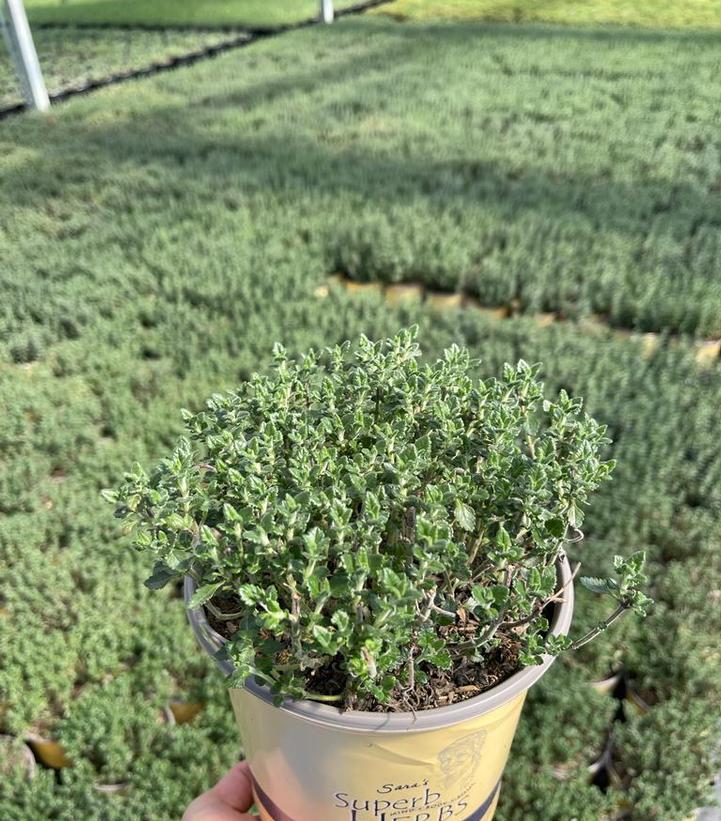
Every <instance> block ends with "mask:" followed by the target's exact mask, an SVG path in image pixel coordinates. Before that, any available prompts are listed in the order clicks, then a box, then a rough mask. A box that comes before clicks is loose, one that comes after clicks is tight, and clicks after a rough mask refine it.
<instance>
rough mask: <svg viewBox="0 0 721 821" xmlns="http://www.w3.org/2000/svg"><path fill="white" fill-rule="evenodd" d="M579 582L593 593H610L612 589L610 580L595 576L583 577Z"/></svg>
mask: <svg viewBox="0 0 721 821" xmlns="http://www.w3.org/2000/svg"><path fill="white" fill-rule="evenodd" d="M579 581H580V582H581V584H582V585H583V586H584V587H585V588H586V589H587V590H590V591H591V592H592V593H608V592H609V589H610V586H609V581H610V580H609V579H599V578H595V577H593V576H581V578H580V579H579Z"/></svg>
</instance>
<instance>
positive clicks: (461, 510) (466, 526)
mask: <svg viewBox="0 0 721 821" xmlns="http://www.w3.org/2000/svg"><path fill="white" fill-rule="evenodd" d="M454 515H455V520H456V523H457V524H458V526H459V527H460V528H462V529H463V530H468V531H471V530H473V528H474V527H475V526H476V514H475V513H474V511H473V508H471V507H469V506H468V505H467V504H465V503H464V502H461V501H460V499H456V508H455V514H454Z"/></svg>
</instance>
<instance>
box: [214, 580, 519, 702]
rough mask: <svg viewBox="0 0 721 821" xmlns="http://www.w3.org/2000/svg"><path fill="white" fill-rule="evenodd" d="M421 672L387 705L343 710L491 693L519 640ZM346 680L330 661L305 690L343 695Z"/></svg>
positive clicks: (221, 602)
mask: <svg viewBox="0 0 721 821" xmlns="http://www.w3.org/2000/svg"><path fill="white" fill-rule="evenodd" d="M213 603H214V604H215V605H216V607H218V608H219V609H220V610H222V611H223V612H225V613H234V612H237V611H239V610H242V609H243V604H242V603H241V602H240V601H239V600H238V599H237V598H236V597H234V596H227V597H221V598H218V597H216V598H215V599H214V600H213ZM206 616H207V617H208V622H209V624H210V625H211V627H212V628H213V629H214V630H216V631H217V632H218V633H220V635H221V636H224V637H225V638H226V639H227V638H230V637H231V636H232V635H233V633H234V632H235V631H236V630H237V629H238V623H237V622H235V621H232V620H230V621H221V620H219V619H217V618H215V616H213V614H212V613H210V612H209V611H207V610H206ZM422 669H423V672H425V674H426V676H427V681H425V682H422V683H421V682H416V684H415V687H414V688H413V689H412V690H410V689H408V687H407V686H406V684H405V683H404V682H401V681H399V682H398V684H397V685H396V688H395V690H394V691H393V693H392V694H391V699H390V701H389V702H388V703H387V704H381V703H380V702H379V701H378V700H377V699H375V698H373V697H372V696H363V697H360V698H359V697H357V696H354V697H352V698H351V699H347V700H346V701H345V702H344V704H343V708H344V709H351V710H363V711H367V712H379V713H383V712H398V711H400V712H416V711H420V710H430V709H432V708H434V707H447V706H448V705H449V704H456V703H457V702H459V701H466V700H467V699H469V698H473V696H477V695H479V694H480V693H483V692H485V691H486V690H490V689H491V688H492V687H495V686H496V685H497V684H500V683H501V682H502V681H505V679H507V678H509V677H510V676H512V675H513V674H514V673H515V672H517V671H518V669H519V664H518V641H515V640H514V639H513V637H509V636H504V637H502V638H501V642H500V644H499V646H498V647H496V648H495V649H494V650H492V651H491V652H490V653H489V654H488V655H487V656H486V658H485V659H484V661H483V663H482V664H479V663H473V662H470V661H466V662H464V663H462V664H460V665H458V666H456V667H455V668H454V669H452V670H438V669H431V668H428V667H426V668H422ZM345 679H346V676H345V673H344V672H343V671H342V670H341V669H340V667H339V666H338V663H337V662H332V663H331V664H329V665H327V666H326V667H322V668H320V669H319V670H313V671H309V675H308V690H310V691H312V692H314V693H318V694H319V695H338V694H341V693H342V692H343V689H344V685H345Z"/></svg>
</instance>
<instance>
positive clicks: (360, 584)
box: [108, 330, 647, 705]
mask: <svg viewBox="0 0 721 821" xmlns="http://www.w3.org/2000/svg"><path fill="white" fill-rule="evenodd" d="M415 335H416V334H415V330H406V331H402V332H400V333H399V334H398V335H397V336H395V337H394V338H392V339H386V340H382V341H379V342H372V341H370V340H369V339H367V338H365V337H361V339H360V341H359V342H358V344H357V346H355V347H353V348H352V347H351V345H350V343H344V344H343V345H339V346H337V347H334V348H332V349H326V350H324V351H322V352H316V351H310V352H309V353H307V354H306V355H304V356H302V357H300V358H299V359H298V360H297V361H296V360H292V359H289V358H288V356H287V354H286V352H285V351H284V350H283V348H282V347H280V346H276V347H275V350H274V360H275V364H274V368H273V371H272V372H271V373H270V374H269V375H259V374H256V375H254V376H253V377H252V378H251V379H250V380H249V381H248V382H246V383H245V384H243V385H242V386H241V387H240V388H239V389H238V390H237V391H236V392H234V393H230V394H228V395H224V396H214V397H213V398H212V399H211V400H210V401H209V402H208V404H207V408H206V409H205V410H203V411H202V412H200V413H198V414H191V413H187V412H186V413H185V414H184V418H185V422H186V426H187V436H185V437H183V438H181V439H180V440H179V442H178V444H177V446H176V448H175V449H174V451H173V453H172V455H171V456H170V457H169V458H167V459H164V460H162V461H161V462H160V464H159V465H158V466H157V467H156V468H155V470H154V471H153V472H152V473H151V474H150V475H148V474H146V473H145V471H144V470H143V469H142V468H140V467H136V468H135V469H134V471H133V472H132V473H131V474H129V475H128V476H127V477H126V481H125V483H124V484H123V485H122V487H121V488H120V489H119V491H117V492H112V493H109V494H108V495H109V497H110V498H111V499H112V500H113V501H114V502H115V503H116V504H117V511H116V513H117V515H118V516H119V517H121V518H125V519H127V521H128V522H129V523H130V524H131V525H132V528H133V530H134V534H135V544H136V546H137V547H138V548H140V549H142V550H144V551H147V552H149V553H151V554H153V555H154V556H155V557H156V560H157V561H156V564H155V569H154V572H153V575H152V576H151V577H150V578H149V579H148V580H147V582H146V584H147V585H148V586H150V587H152V588H156V587H162V586H164V585H165V584H166V583H167V582H169V581H170V580H172V579H175V578H179V577H181V576H183V575H185V574H189V575H191V576H192V577H193V578H194V579H195V581H196V584H197V589H196V592H195V595H194V596H193V599H192V601H191V606H192V607H200V606H204V607H205V608H206V609H207V610H208V612H209V613H210V614H211V615H212V617H213V619H214V620H215V623H216V624H218V623H220V624H223V623H225V624H226V625H228V626H229V629H228V631H227V632H228V636H229V641H228V643H227V653H228V654H229V657H230V658H231V659H232V661H233V662H234V665H235V668H236V675H235V677H234V683H235V684H241V683H242V682H243V681H244V680H245V679H246V677H248V676H249V675H254V676H256V677H257V678H258V679H259V680H261V681H262V682H264V683H266V684H268V685H269V686H270V687H271V688H272V690H273V691H274V692H275V693H276V694H279V695H283V696H289V697H293V698H311V699H317V700H322V701H329V702H337V703H341V702H342V703H345V704H348V705H353V704H357V703H358V699H359V698H366V699H367V698H369V697H370V698H372V699H375V700H377V701H378V702H381V703H383V702H388V701H389V700H391V697H392V695H393V694H394V692H396V693H397V691H398V688H399V687H400V688H401V689H405V690H406V691H410V690H413V689H414V688H416V687H422V686H423V685H424V684H425V683H427V682H428V680H429V676H430V675H432V674H433V673H434V672H437V671H439V670H442V671H443V670H445V671H452V670H454V669H455V668H457V667H458V666H462V665H468V664H469V663H473V664H476V665H483V664H484V663H485V662H486V660H487V659H488V658H489V657H490V656H491V655H492V654H493V652H494V651H495V650H496V649H497V648H498V647H499V646H500V645H501V644H503V645H504V646H505V647H510V648H511V649H512V651H513V653H514V654H515V655H514V658H515V664H516V666H525V665H533V664H537V663H539V662H540V661H541V659H542V656H543V654H544V653H551V654H556V653H558V652H560V651H562V650H565V649H567V648H568V647H571V646H573V645H572V644H571V642H570V640H569V639H567V638H565V637H558V636H552V635H549V634H548V628H549V622H548V619H547V618H546V609H545V608H546V606H547V605H548V604H550V603H553V602H557V601H558V600H559V599H560V598H561V597H562V596H563V592H564V591H563V590H562V589H559V586H558V576H557V561H558V559H559V557H560V556H561V555H562V553H563V546H564V542H566V541H568V540H573V539H577V538H578V537H579V535H580V531H579V528H580V526H581V524H582V521H583V508H584V505H585V504H586V502H587V500H588V497H589V494H590V493H591V492H592V491H593V490H594V489H596V488H597V487H598V486H599V485H600V484H601V483H602V482H604V481H605V480H606V479H607V478H608V477H609V475H610V473H611V471H612V469H613V462H611V461H604V460H603V459H602V458H601V452H602V449H603V447H604V446H605V445H606V443H607V442H608V440H607V439H606V436H605V428H604V427H603V426H602V425H599V424H598V423H597V422H596V421H594V420H593V419H591V418H590V417H589V416H588V415H587V414H585V413H584V412H583V411H582V409H581V402H580V401H579V400H578V399H574V398H571V397H570V396H568V395H567V394H566V393H565V392H564V391H561V392H560V394H559V395H558V397H556V398H555V399H553V400H549V399H546V398H544V392H543V385H542V384H541V383H540V382H539V381H538V379H537V374H538V366H530V365H528V364H526V363H525V362H523V361H520V362H519V363H518V364H517V365H516V366H511V365H506V366H505V367H504V369H503V374H502V376H501V378H498V379H496V378H491V379H486V380H483V381H479V380H476V379H474V377H473V375H472V372H473V368H474V366H475V363H474V362H473V361H472V360H471V359H470V357H469V354H468V352H467V351H466V350H464V349H462V348H459V347H457V346H452V347H451V348H449V349H448V350H447V351H446V352H445V355H444V356H443V358H442V359H440V360H439V361H437V362H436V363H435V364H427V365H424V364H422V363H421V362H420V361H419V356H420V350H419V347H418V344H417V343H416V340H415ZM616 568H617V570H618V572H619V574H620V577H619V579H618V580H615V579H590V580H586V583H587V584H588V585H589V586H590V587H591V588H592V589H594V590H596V591H599V592H603V593H609V594H610V595H612V596H613V597H614V598H615V599H616V601H617V607H616V609H615V610H614V611H613V613H612V614H611V616H610V617H609V618H608V619H607V620H606V621H604V622H602V623H601V624H600V625H598V627H597V628H595V629H594V630H593V631H591V633H589V634H588V635H587V636H584V637H583V638H581V639H580V640H579V641H578V642H576V644H577V645H579V646H580V645H581V644H583V643H585V642H586V641H587V640H590V638H592V637H593V636H595V635H596V634H597V633H598V632H600V631H601V630H603V629H605V627H607V626H608V624H610V623H611V621H613V620H615V619H616V618H618V617H619V616H620V615H621V614H622V613H623V612H625V611H626V610H628V609H636V610H643V608H644V605H645V603H646V601H647V600H646V598H645V596H644V595H643V594H642V593H641V592H640V590H639V587H640V585H641V583H642V582H643V574H642V568H643V556H642V555H640V554H638V555H634V556H632V557H631V558H630V559H628V560H623V559H620V558H619V559H617V562H616ZM328 681H331V682H333V683H334V685H335V686H333V687H329V686H327V683H328Z"/></svg>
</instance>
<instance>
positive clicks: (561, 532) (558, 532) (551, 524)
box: [546, 518, 566, 539]
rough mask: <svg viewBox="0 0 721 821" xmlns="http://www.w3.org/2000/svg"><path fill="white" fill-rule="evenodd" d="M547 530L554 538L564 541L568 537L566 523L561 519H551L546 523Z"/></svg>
mask: <svg viewBox="0 0 721 821" xmlns="http://www.w3.org/2000/svg"><path fill="white" fill-rule="evenodd" d="M546 530H547V531H548V533H549V535H551V536H553V537H554V538H556V539H562V538H563V537H564V536H565V535H566V523H565V522H564V521H563V519H560V518H554V519H549V520H548V521H547V522H546Z"/></svg>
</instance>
